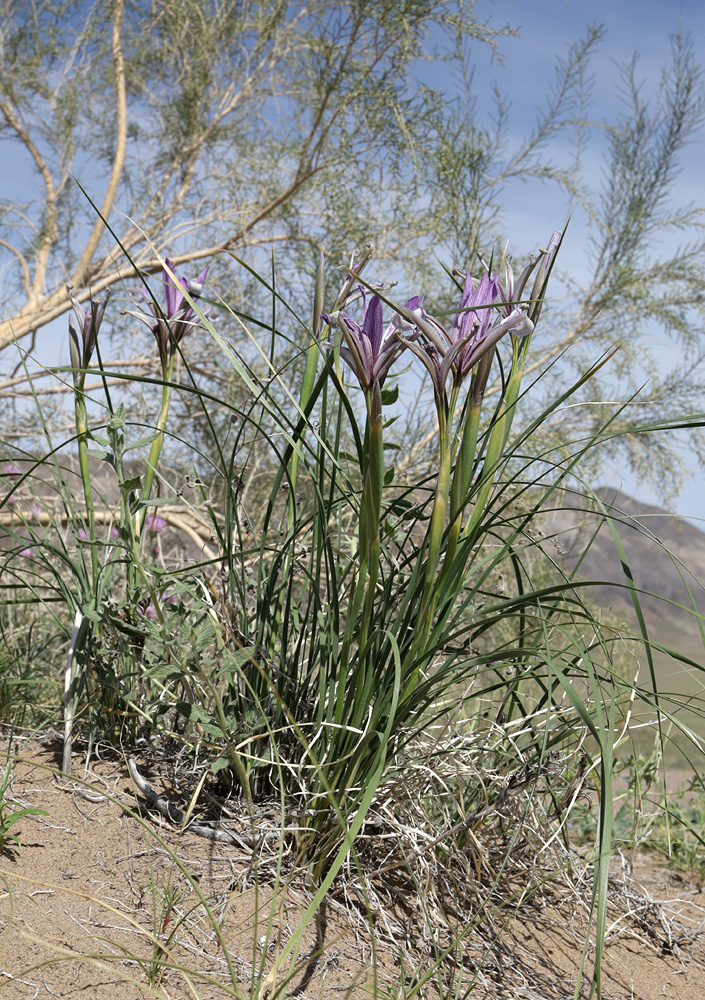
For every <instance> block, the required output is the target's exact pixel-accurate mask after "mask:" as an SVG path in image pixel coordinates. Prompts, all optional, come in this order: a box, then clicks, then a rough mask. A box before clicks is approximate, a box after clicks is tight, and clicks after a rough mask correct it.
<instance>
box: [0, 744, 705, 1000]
mask: <svg viewBox="0 0 705 1000" xmlns="http://www.w3.org/2000/svg"><path fill="white" fill-rule="evenodd" d="M59 751H60V746H59V744H54V745H51V744H43V745H38V744H31V745H26V744H25V745H22V744H16V745H15V748H14V751H13V756H14V757H15V763H14V765H13V774H14V777H13V782H12V786H11V795H10V798H11V799H12V801H13V802H14V803H21V804H22V805H24V806H32V807H36V808H41V809H43V810H45V811H46V813H47V815H45V816H32V817H27V818H26V819H23V820H22V821H21V822H20V823H18V824H17V826H16V827H13V831H16V832H17V833H18V835H19V837H20V840H21V843H22V847H21V849H16V848H13V845H12V844H7V845H6V847H5V849H4V850H3V852H2V855H1V856H0V878H1V879H2V886H1V887H0V935H1V944H0V948H1V951H0V996H1V997H2V998H3V1000H5V998H7V1000H34V998H43V997H48V996H54V997H61V998H75V1000H79V998H81V1000H83V998H85V1000H88V998H90V1000H108V998H121V1000H137V998H141V997H145V996H155V997H161V998H164V1000H167V998H168V1000H181V998H184V1000H185V998H187V997H194V998H196V997H202V998H203V1000H215V998H225V997H227V996H233V995H238V996H242V997H249V996H253V997H254V996H265V995H266V994H267V992H268V995H269V996H282V997H283V996H299V997H302V998H304V1000H305V998H306V997H311V998H318V997H329V996H330V997H351V998H353V997H354V998H355V1000H358V998H361V997H364V996H367V997H369V996H371V995H373V994H374V993H375V992H376V993H377V994H378V995H384V996H385V997H388V996H397V995H401V994H400V993H399V992H398V991H397V989H396V987H395V983H396V982H397V981H398V977H399V972H400V966H399V963H398V961H397V958H396V955H395V953H394V950H393V949H392V947H391V945H390V944H389V943H388V942H385V940H384V935H383V934H379V935H376V938H377V941H376V949H377V950H376V955H377V964H376V969H377V972H376V980H375V976H374V975H373V972H372V968H373V961H372V945H371V941H370V935H369V933H368V929H367V918H366V917H365V915H364V914H362V913H360V914H358V915H357V917H355V915H354V914H353V917H354V919H351V910H350V907H349V905H348V906H347V907H346V906H344V905H342V904H341V903H340V894H337V895H336V893H335V892H334V893H332V894H331V897H330V899H329V901H328V902H327V904H326V906H325V909H324V919H323V920H322V921H319V922H318V923H316V921H313V922H312V923H311V924H310V925H309V926H308V927H307V928H306V930H305V931H304V933H303V936H302V940H301V945H300V948H299V961H298V963H297V971H296V973H295V975H293V977H292V978H291V980H290V981H289V982H288V983H287V982H286V974H285V973H286V968H287V964H286V963H284V968H283V969H280V970H279V971H278V972H277V959H278V955H280V954H281V952H282V951H283V950H285V949H286V947H287V946H288V944H289V942H290V941H291V938H292V935H293V934H295V932H296V928H297V926H298V924H299V921H300V916H301V914H302V913H303V912H304V911H305V909H306V907H307V905H308V903H309V901H310V898H311V897H310V895H308V894H307V893H306V891H305V887H304V885H303V882H302V881H300V880H294V881H291V882H290V883H287V884H285V885H283V886H282V887H281V888H280V890H279V892H278V893H277V894H275V893H274V889H273V886H274V884H275V881H276V871H277V864H278V859H279V854H278V852H277V850H276V848H275V846H272V845H271V844H270V845H269V846H268V847H267V848H266V849H263V850H262V852H261V853H260V854H259V856H253V853H252V852H251V851H250V850H249V849H247V848H245V847H242V848H240V847H234V846H232V845H228V844H222V843H213V842H211V841H206V840H203V839H202V838H199V837H196V836H194V835H193V834H190V833H188V832H187V833H181V834H180V833H179V832H178V831H176V830H174V829H172V828H168V826H167V825H166V824H165V823H164V822H163V821H161V820H160V819H159V818H158V817H157V816H154V815H152V814H151V813H149V812H148V810H147V809H146V803H145V802H144V800H142V801H141V805H142V814H141V815H142V817H143V818H138V816H137V815H136V813H139V812H140V800H141V797H140V796H139V795H138V794H136V790H135V787H134V785H133V783H132V781H131V779H130V776H129V772H128V769H127V766H126V763H125V762H124V761H123V760H121V759H118V758H115V759H112V760H109V759H105V760H104V761H102V762H101V761H92V762H91V767H90V770H89V771H88V772H84V767H83V764H84V762H83V761H82V760H80V759H79V758H78V757H77V758H75V765H74V773H75V775H76V778H77V779H79V777H80V779H83V777H84V774H85V780H86V781H87V783H88V785H90V786H92V787H87V785H86V784H84V783H83V781H82V780H75V781H72V782H65V781H64V782H62V781H60V780H59V777H58V776H57V769H58V763H59V761H58V756H57V755H58V753H59ZM147 765H148V762H145V764H144V765H143V771H144V774H145V775H146V776H147V777H148V778H149V780H150V781H151V782H152V784H153V785H154V787H155V788H158V789H159V790H160V791H162V790H166V791H169V792H170V793H171V794H172V795H173V796H174V801H175V802H176V801H178V796H177V795H176V794H175V792H174V790H173V788H172V787H171V786H170V785H169V783H168V780H167V774H166V771H165V772H164V773H160V769H159V768H153V769H151V770H150V768H149V766H147ZM106 796H109V798H108V797H106ZM180 805H181V807H182V808H183V807H184V801H183V799H182V800H181V802H180ZM615 879H617V880H619V879H621V880H622V883H623V884H624V885H626V881H628V891H625V894H624V898H625V899H626V900H627V904H626V905H622V906H621V907H620V908H618V909H615V910H611V911H610V917H609V921H608V925H609V926H608V933H607V941H608V944H607V950H606V957H605V963H604V980H603V997H604V998H605V1000H633V998H634V1000H656V998H662V997H663V998H673V1000H702V997H703V996H705V949H704V948H703V943H702V941H701V940H700V938H699V936H698V934H699V928H700V926H701V925H702V924H703V923H704V922H705V898H704V897H703V895H702V893H701V891H700V889H699V887H698V886H697V885H695V884H691V883H690V882H688V881H687V880H682V879H679V878H678V877H677V876H676V875H674V874H673V873H671V872H668V871H665V870H663V869H659V868H655V867H653V866H652V865H651V864H650V863H649V862H648V860H647V859H639V861H638V864H637V865H636V866H635V870H634V873H633V874H630V873H628V872H627V873H625V872H623V871H621V870H618V871H617V870H616V872H615ZM589 891H590V890H589V886H585V887H584V888H583V889H582V890H579V892H583V893H584V894H588V895H589ZM569 904H570V901H569V900H568V899H565V898H564V899H563V902H562V903H561V904H560V905H557V906H556V908H552V907H550V906H549V907H547V908H546V909H544V910H539V909H537V908H536V907H535V906H534V907H527V908H526V909H522V910H521V911H520V912H519V914H518V916H517V917H515V918H514V919H513V920H512V921H511V923H510V924H509V925H508V926H507V927H506V928H505V934H504V935H503V938H502V945H501V947H499V946H496V945H493V943H492V942H491V941H489V942H486V947H487V949H488V950H492V948H493V947H494V948H495V950H497V949H498V950H499V952H500V957H499V960H498V961H496V962H495V963H494V967H495V971H494V972H493V974H492V976H491V977H490V978H488V977H487V976H480V977H478V979H477V980H476V982H475V984H474V986H473V988H472V991H471V996H477V997H487V998H490V1000H495V998H497V1000H498V998H517V1000H519V998H526V1000H564V998H565V1000H567V998H569V997H572V996H573V991H574V988H575V981H576V973H577V968H578V965H579V963H580V960H581V950H580V935H581V933H582V932H583V931H584V928H583V927H582V925H581V921H580V919H579V918H578V916H577V915H576V914H577V913H578V912H579V908H578V909H576V907H575V906H574V905H573V906H571V905H569ZM214 921H216V922H217V924H218V926H219V927H220V928H221V932H220V940H219V939H218V936H217V935H216V933H215V931H214ZM317 942H318V943H317ZM321 942H322V948H321V947H320V944H321ZM225 953H227V956H228V960H227V961H226V958H225ZM514 956H519V958H520V961H519V962H518V963H515V962H514V961H513V957H514ZM419 962H420V963H423V957H422V956H419ZM518 969H521V970H522V974H521V975H519V974H518V972H517V970H518ZM527 970H529V972H530V973H531V974H530V975H529V976H527ZM275 972H277V974H276V975H275ZM470 985H471V980H467V981H466V984H465V987H464V989H463V992H465V990H466V989H467V987H468V986H470ZM408 995H410V991H409V984H408V982H407V996H408ZM411 995H416V996H419V997H425V996H428V997H438V996H439V995H443V996H444V1000H445V995H444V993H442V992H441V991H440V990H439V988H438V985H437V983H436V982H435V981H434V980H431V981H430V982H429V983H427V984H424V985H422V986H420V987H419V989H418V992H417V993H415V994H411ZM459 995H462V993H460V994H459ZM583 995H584V996H587V991H585V993H584V994H583Z"/></svg>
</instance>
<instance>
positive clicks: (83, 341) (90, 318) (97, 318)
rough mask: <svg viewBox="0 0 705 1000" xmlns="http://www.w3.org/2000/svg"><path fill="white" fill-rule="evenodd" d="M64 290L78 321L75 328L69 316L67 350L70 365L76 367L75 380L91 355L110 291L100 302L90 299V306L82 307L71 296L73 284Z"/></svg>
mask: <svg viewBox="0 0 705 1000" xmlns="http://www.w3.org/2000/svg"><path fill="white" fill-rule="evenodd" d="M66 290H67V292H68V294H69V299H70V300H71V305H72V306H73V311H74V313H75V314H76V319H77V321H78V330H77V329H76V327H75V326H74V322H73V317H72V316H69V352H70V355H71V367H72V368H74V369H76V370H74V373H73V380H74V382H77V381H78V379H79V378H80V371H78V369H81V368H87V367H88V364H89V363H90V360H91V357H92V355H93V350H94V349H95V343H96V340H97V339H98V331H99V330H100V324H101V323H102V322H103V315H104V313H105V308H106V306H107V304H108V300H109V299H110V291H108V292H107V294H106V296H105V298H104V299H103V301H102V302H94V301H93V299H91V303H90V308H89V309H84V308H83V306H82V305H80V304H79V302H78V300H77V299H75V298H74V296H73V285H67V286H66ZM79 334H80V338H79Z"/></svg>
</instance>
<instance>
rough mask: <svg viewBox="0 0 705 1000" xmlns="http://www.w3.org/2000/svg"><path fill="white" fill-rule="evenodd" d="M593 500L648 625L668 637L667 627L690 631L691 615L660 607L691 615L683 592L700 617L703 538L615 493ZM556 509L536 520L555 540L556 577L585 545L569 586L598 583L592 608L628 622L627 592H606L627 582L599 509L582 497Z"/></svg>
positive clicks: (704, 602) (704, 604) (704, 596)
mask: <svg viewBox="0 0 705 1000" xmlns="http://www.w3.org/2000/svg"><path fill="white" fill-rule="evenodd" d="M598 496H599V498H600V500H601V501H602V503H603V504H604V505H605V507H606V509H607V511H608V513H609V515H610V519H611V522H612V525H613V526H614V527H616V529H617V532H618V535H619V538H620V540H621V542H622V545H623V547H624V552H625V556H626V563H627V565H628V571H629V572H631V574H632V577H633V580H634V583H635V585H636V587H637V588H638V589H639V590H640V591H644V592H645V593H642V594H640V601H641V603H642V606H643V608H644V613H645V615H646V618H647V622H648V623H649V625H650V626H651V627H653V628H657V629H658V630H661V629H662V628H664V627H666V628H667V629H668V631H672V630H673V628H674V627H678V628H684V629H686V630H687V631H688V632H692V631H693V630H696V629H697V620H696V619H695V617H694V616H693V615H690V614H688V613H687V612H685V611H681V610H680V609H678V608H674V607H673V605H672V604H669V603H667V602H668V601H673V602H675V603H677V604H681V605H685V606H686V607H688V608H690V607H692V602H691V598H690V597H689V595H688V589H690V592H691V594H692V598H693V600H694V601H695V604H696V606H697V608H698V610H699V611H700V612H701V613H705V532H703V531H701V530H700V529H699V528H696V527H695V526H694V525H693V524H691V523H690V522H688V521H684V520H682V518H679V517H677V516H675V515H671V514H667V513H666V511H664V510H663V509H662V508H661V507H654V506H651V505H650V504H645V503H641V502H640V501H639V500H635V499H634V498H633V497H630V496H627V495H626V494H624V493H621V492H620V491H619V490H616V489H612V490H610V489H603V490H600V491H598ZM557 506H559V505H558V504H557ZM560 507H561V508H563V509H561V510H555V511H549V512H547V513H546V514H544V519H545V520H544V523H543V525H542V529H543V530H544V532H545V533H546V535H548V536H552V537H553V538H555V542H556V548H557V552H558V555H557V557H556V555H555V553H554V552H551V554H552V555H553V557H554V558H557V561H558V562H559V563H560V564H561V565H562V567H563V568H564V569H572V568H574V567H575V566H576V564H577V563H578V560H579V559H580V556H581V554H582V553H583V551H584V550H585V547H586V546H587V545H588V544H589V545H590V547H589V550H588V552H587V554H586V556H585V558H584V559H583V561H582V562H581V563H580V566H579V568H578V572H577V578H578V579H580V580H583V581H585V580H590V581H599V582H598V583H597V585H596V586H594V587H591V588H590V596H591V598H592V599H593V600H594V601H595V603H597V604H600V605H601V606H603V607H606V608H607V607H612V608H614V609H615V610H618V611H619V612H622V611H624V613H625V615H627V616H628V617H632V616H633V604H632V599H631V595H630V591H629V589H628V588H627V587H625V586H609V583H610V582H613V583H615V584H622V585H625V584H627V583H628V580H627V577H626V575H625V569H624V568H623V567H622V565H621V561H620V556H619V552H618V549H617V546H616V545H615V540H614V537H613V534H612V531H611V529H610V525H609V523H607V521H606V520H605V518H604V515H603V513H602V511H600V510H599V506H598V505H596V504H590V503H589V502H588V501H586V499H585V498H584V497H581V496H578V495H575V494H570V493H566V494H563V495H562V497H561V500H560ZM704 513H705V511H704ZM596 530H597V534H596V535H595V537H594V538H593V539H592V542H591V541H590V540H591V538H592V536H593V535H594V534H595V531H596ZM548 551H551V550H550V549H548ZM649 595H659V596H649ZM659 597H662V598H666V599H667V600H665V601H664V600H661V599H659Z"/></svg>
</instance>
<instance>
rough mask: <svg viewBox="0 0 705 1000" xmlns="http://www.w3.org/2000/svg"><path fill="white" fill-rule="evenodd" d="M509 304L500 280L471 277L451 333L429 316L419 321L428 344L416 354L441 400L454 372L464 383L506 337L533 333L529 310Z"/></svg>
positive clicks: (458, 380) (467, 278) (466, 279)
mask: <svg viewBox="0 0 705 1000" xmlns="http://www.w3.org/2000/svg"><path fill="white" fill-rule="evenodd" d="M506 301H507V300H506V297H505V295H504V292H503V290H502V287H501V285H500V283H499V279H498V278H497V277H494V278H491V277H490V276H489V275H488V274H484V275H483V276H482V278H481V279H480V280H479V281H477V280H476V279H475V278H473V277H472V275H470V274H468V275H467V276H466V278H465V286H464V288H463V294H462V297H461V299H460V305H459V308H458V314H457V316H456V317H455V319H454V320H453V326H452V327H451V331H450V333H448V331H447V330H445V329H444V327H442V326H441V324H440V323H439V322H438V320H435V319H433V318H432V317H430V316H427V315H423V316H420V317H419V319H418V326H419V329H420V330H421V332H422V333H423V334H424V336H425V337H426V339H427V341H428V344H427V345H426V347H425V348H423V349H422V348H417V349H416V350H415V352H414V353H415V354H416V355H417V356H418V357H420V358H421V360H422V361H423V362H424V364H425V365H426V367H427V368H428V370H429V372H430V374H431V378H432V380H433V386H434V390H435V392H436V395H437V396H438V397H439V398H441V397H442V396H443V393H444V391H445V384H446V381H447V379H448V374H449V372H450V371H451V370H452V371H453V373H454V377H455V379H456V381H457V382H461V381H462V380H463V379H464V378H465V376H466V375H467V374H468V372H470V371H471V370H472V369H473V368H474V367H475V365H476V364H477V363H478V361H479V360H480V358H482V356H483V355H485V354H486V353H487V352H488V351H490V350H492V348H493V347H494V346H495V344H496V343H497V341H498V340H499V339H500V338H501V337H503V336H504V335H505V334H507V333H513V334H514V335H515V336H517V337H525V336H527V334H529V333H531V332H532V331H533V329H534V324H533V323H532V322H531V320H529V319H528V317H527V315H526V310H525V309H517V308H515V307H513V306H509V307H508V306H507V305H506V304H505V303H506ZM498 310H499V311H498ZM409 346H411V345H409Z"/></svg>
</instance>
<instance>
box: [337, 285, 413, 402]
mask: <svg viewBox="0 0 705 1000" xmlns="http://www.w3.org/2000/svg"><path fill="white" fill-rule="evenodd" d="M359 291H360V295H361V297H362V317H361V318H362V326H360V324H359V323H358V322H356V320H354V319H351V318H350V317H349V316H345V315H343V314H336V315H335V316H326V315H325V313H324V314H323V319H324V320H325V321H326V323H328V325H329V326H331V327H336V326H337V327H338V328H339V329H340V330H342V331H343V336H344V337H345V343H344V344H343V345H342V346H341V348H340V355H341V357H342V358H343V359H344V360H345V361H346V362H347V363H348V364H349V365H350V367H351V368H352V370H353V371H354V372H355V374H356V375H357V378H358V381H359V383H360V385H361V386H362V388H363V389H365V390H369V389H371V388H372V386H373V385H374V384H375V382H378V383H379V386H380V388H381V387H382V386H383V385H384V380H385V379H386V377H387V375H388V374H389V369H390V368H391V367H392V365H393V364H394V362H395V361H396V360H397V358H398V357H399V355H400V354H402V353H403V351H404V350H405V349H406V346H407V344H406V343H404V341H403V340H400V339H399V337H398V336H397V334H402V333H406V334H407V338H408V339H413V338H414V337H416V336H417V333H418V331H417V330H416V327H415V323H414V322H412V320H415V318H416V317H417V316H422V315H425V312H424V308H423V303H424V299H423V298H422V297H420V296H418V295H415V296H414V297H413V298H411V299H409V301H408V302H407V303H406V305H405V306H404V310H403V313H404V315H400V313H395V314H394V315H393V316H392V319H391V321H390V322H389V324H388V325H387V328H386V330H385V328H384V319H383V316H382V302H381V301H380V298H379V296H377V295H373V296H372V298H371V299H370V301H369V304H368V302H367V298H366V296H365V291H364V289H363V288H360V289H359Z"/></svg>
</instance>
